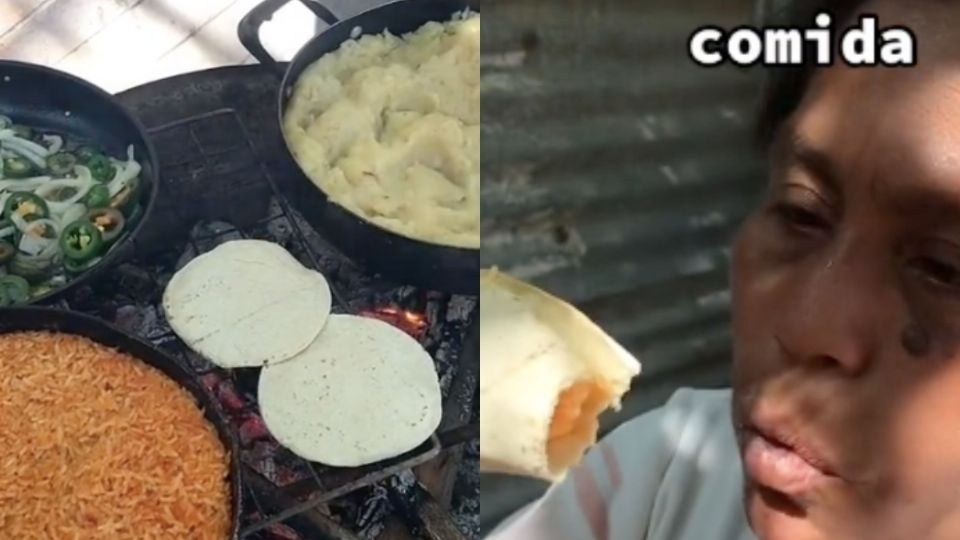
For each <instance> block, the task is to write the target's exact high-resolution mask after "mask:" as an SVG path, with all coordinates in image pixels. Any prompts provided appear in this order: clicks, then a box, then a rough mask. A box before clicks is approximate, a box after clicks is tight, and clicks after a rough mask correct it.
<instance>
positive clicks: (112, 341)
mask: <svg viewBox="0 0 960 540" xmlns="http://www.w3.org/2000/svg"><path fill="white" fill-rule="evenodd" d="M29 331H50V332H59V333H65V334H73V335H77V336H83V337H85V338H88V339H91V340H93V341H95V342H97V343H100V344H101V345H105V346H107V347H111V348H114V349H117V350H119V351H121V352H123V353H126V354H129V355H130V356H133V357H134V358H137V359H139V360H141V361H143V362H144V363H146V364H148V365H151V366H153V367H155V368H157V369H158V370H160V371H161V372H163V373H164V374H165V375H166V376H167V377H170V378H171V379H173V380H174V381H176V382H177V383H178V384H180V386H181V387H183V388H184V389H185V390H187V391H188V392H190V394H191V395H192V396H193V397H194V398H195V399H196V400H197V403H198V404H199V406H200V407H201V408H202V409H203V411H204V416H206V418H207V421H209V422H210V423H211V424H213V426H214V427H215V428H216V429H217V433H218V434H219V436H220V442H221V443H223V446H224V447H225V448H226V449H227V450H228V451H229V452H230V497H231V499H232V502H233V509H232V512H231V523H232V525H231V533H230V537H229V538H230V539H231V540H235V539H237V538H238V535H239V530H240V512H241V504H242V492H241V486H242V484H241V477H240V458H239V456H240V447H239V445H238V443H237V438H236V435H235V434H234V432H233V429H232V428H231V427H230V424H229V422H228V421H227V418H226V416H224V413H223V411H222V409H221V408H220V404H219V403H217V402H216V401H215V400H214V399H212V398H211V397H210V394H208V393H207V392H206V391H205V390H204V389H203V387H202V386H201V385H200V384H199V382H198V381H197V379H196V377H195V376H194V375H193V374H191V372H190V371H189V370H188V369H187V368H186V367H184V366H183V364H181V363H180V362H179V361H177V360H176V359H174V358H173V357H171V356H168V355H167V354H165V353H163V352H161V351H159V350H157V349H156V348H154V347H153V346H152V345H150V344H148V343H147V342H145V341H143V340H141V339H139V338H136V337H133V336H131V335H129V334H126V333H124V332H122V331H120V330H119V329H117V328H115V327H113V326H111V325H109V324H107V323H105V322H103V321H101V320H99V319H95V318H93V317H90V316H87V315H83V314H80V313H76V312H69V311H63V310H56V309H49V308H41V307H20V308H4V309H0V334H9V333H12V332H29Z"/></svg>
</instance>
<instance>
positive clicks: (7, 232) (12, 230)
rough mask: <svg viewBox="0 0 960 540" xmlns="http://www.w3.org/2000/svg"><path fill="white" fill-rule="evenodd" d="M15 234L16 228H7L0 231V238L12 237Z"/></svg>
mask: <svg viewBox="0 0 960 540" xmlns="http://www.w3.org/2000/svg"><path fill="white" fill-rule="evenodd" d="M16 232H17V228H16V227H14V226H10V227H7V228H5V229H0V238H6V237H8V236H11V235H13V234H14V233H16Z"/></svg>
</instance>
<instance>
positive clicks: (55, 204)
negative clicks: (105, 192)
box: [34, 178, 93, 215]
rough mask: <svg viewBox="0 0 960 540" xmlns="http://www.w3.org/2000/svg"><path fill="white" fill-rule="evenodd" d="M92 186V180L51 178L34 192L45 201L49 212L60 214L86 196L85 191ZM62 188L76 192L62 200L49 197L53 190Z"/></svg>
mask: <svg viewBox="0 0 960 540" xmlns="http://www.w3.org/2000/svg"><path fill="white" fill-rule="evenodd" d="M92 187H93V182H89V181H85V180H81V179H78V178H64V179H59V180H51V181H49V182H47V183H45V184H43V185H42V186H40V187H39V188H37V189H36V190H35V191H34V193H35V194H36V195H37V196H38V197H40V198H41V199H43V200H44V201H45V202H46V203H47V208H49V209H50V213H51V214H57V215H60V214H63V213H64V212H66V211H67V209H68V208H70V207H71V206H73V205H74V204H77V203H78V202H80V201H81V200H82V199H83V198H84V197H86V196H87V193H88V192H89V191H90V189H91V188H92ZM64 188H73V189H75V190H76V193H74V194H73V195H71V196H70V197H69V198H67V199H64V200H62V201H56V200H51V199H50V196H51V194H52V193H53V192H54V191H56V190H58V189H64Z"/></svg>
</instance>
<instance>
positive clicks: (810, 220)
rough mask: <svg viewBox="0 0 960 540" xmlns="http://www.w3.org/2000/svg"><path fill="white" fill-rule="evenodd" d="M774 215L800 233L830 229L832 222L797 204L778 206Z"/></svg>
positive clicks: (775, 207) (781, 204)
mask: <svg viewBox="0 0 960 540" xmlns="http://www.w3.org/2000/svg"><path fill="white" fill-rule="evenodd" d="M774 213H775V214H776V215H777V217H778V218H779V219H780V222H781V223H782V224H783V225H785V226H787V227H788V228H791V229H795V230H798V231H823V230H827V229H829V228H830V222H829V221H827V220H826V219H825V218H823V217H822V216H820V215H819V214H817V213H816V212H814V211H812V210H808V209H806V208H804V207H802V206H798V205H795V204H790V203H780V204H777V205H776V206H774Z"/></svg>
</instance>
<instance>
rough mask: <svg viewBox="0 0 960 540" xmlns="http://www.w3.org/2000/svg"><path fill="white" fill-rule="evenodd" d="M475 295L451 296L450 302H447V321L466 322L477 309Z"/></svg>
mask: <svg viewBox="0 0 960 540" xmlns="http://www.w3.org/2000/svg"><path fill="white" fill-rule="evenodd" d="M477 304H478V301H477V297H475V296H453V297H451V298H450V303H449V304H447V321H448V322H467V320H469V319H470V317H471V316H472V315H473V311H474V310H475V309H477Z"/></svg>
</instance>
